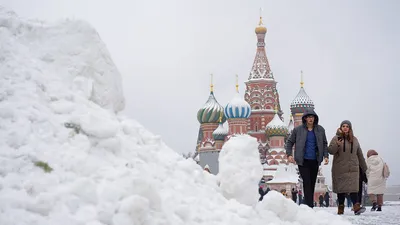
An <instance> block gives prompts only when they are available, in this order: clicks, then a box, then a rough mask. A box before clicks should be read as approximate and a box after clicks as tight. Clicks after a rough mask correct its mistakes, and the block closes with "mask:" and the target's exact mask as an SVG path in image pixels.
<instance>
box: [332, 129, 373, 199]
mask: <svg viewBox="0 0 400 225" xmlns="http://www.w3.org/2000/svg"><path fill="white" fill-rule="evenodd" d="M338 137H339V136H338V135H336V136H334V137H333V138H332V140H331V142H330V143H329V147H328V151H329V154H331V155H333V162H332V187H333V192H335V193H355V192H358V191H359V176H360V171H359V170H360V169H362V170H363V172H365V171H367V164H366V163H365V158H364V156H363V153H362V150H361V147H360V143H359V142H358V139H357V138H356V137H354V138H353V143H350V141H348V140H347V139H346V138H345V139H343V140H342V143H340V144H338V142H337V140H338Z"/></svg>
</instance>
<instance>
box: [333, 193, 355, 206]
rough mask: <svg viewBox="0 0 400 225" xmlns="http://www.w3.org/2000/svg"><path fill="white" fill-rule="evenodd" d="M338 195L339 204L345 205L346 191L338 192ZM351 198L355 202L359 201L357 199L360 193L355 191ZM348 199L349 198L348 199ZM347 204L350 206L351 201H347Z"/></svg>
mask: <svg viewBox="0 0 400 225" xmlns="http://www.w3.org/2000/svg"><path fill="white" fill-rule="evenodd" d="M337 197H338V201H339V205H344V200H345V199H346V193H338V194H337ZM350 199H351V202H352V203H353V205H354V204H356V203H357V199H358V193H357V192H354V193H350ZM347 201H348V199H347ZM347 205H348V206H349V203H347Z"/></svg>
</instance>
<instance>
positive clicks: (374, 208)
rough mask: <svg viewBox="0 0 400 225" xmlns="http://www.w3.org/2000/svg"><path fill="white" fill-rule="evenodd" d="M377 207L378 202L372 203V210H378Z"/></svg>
mask: <svg viewBox="0 0 400 225" xmlns="http://www.w3.org/2000/svg"><path fill="white" fill-rule="evenodd" d="M376 207H377V205H376V202H374V203H372V208H371V211H375V210H376Z"/></svg>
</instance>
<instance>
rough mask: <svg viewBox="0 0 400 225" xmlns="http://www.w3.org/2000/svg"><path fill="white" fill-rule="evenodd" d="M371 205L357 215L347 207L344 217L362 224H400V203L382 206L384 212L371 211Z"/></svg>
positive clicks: (331, 210) (328, 210)
mask: <svg viewBox="0 0 400 225" xmlns="http://www.w3.org/2000/svg"><path fill="white" fill-rule="evenodd" d="M370 209H371V207H367V211H365V213H363V214H361V215H359V216H356V215H354V213H353V212H352V211H351V209H350V208H345V213H344V215H343V217H344V218H346V219H347V220H349V221H351V222H352V224H360V225H377V224H382V225H391V224H393V225H394V224H396V225H398V224H400V221H399V219H400V205H396V206H384V207H383V208H382V210H383V211H382V212H371V210H370ZM316 211H327V212H330V213H332V214H335V213H337V208H334V207H330V208H316Z"/></svg>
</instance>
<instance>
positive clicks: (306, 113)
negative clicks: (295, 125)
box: [301, 109, 319, 125]
mask: <svg viewBox="0 0 400 225" xmlns="http://www.w3.org/2000/svg"><path fill="white" fill-rule="evenodd" d="M309 115H313V116H314V117H315V119H314V125H318V121H319V118H318V115H317V113H315V111H314V109H306V111H305V112H304V114H303V116H302V117H301V120H302V122H303V124H306V117H307V116H309Z"/></svg>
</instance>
